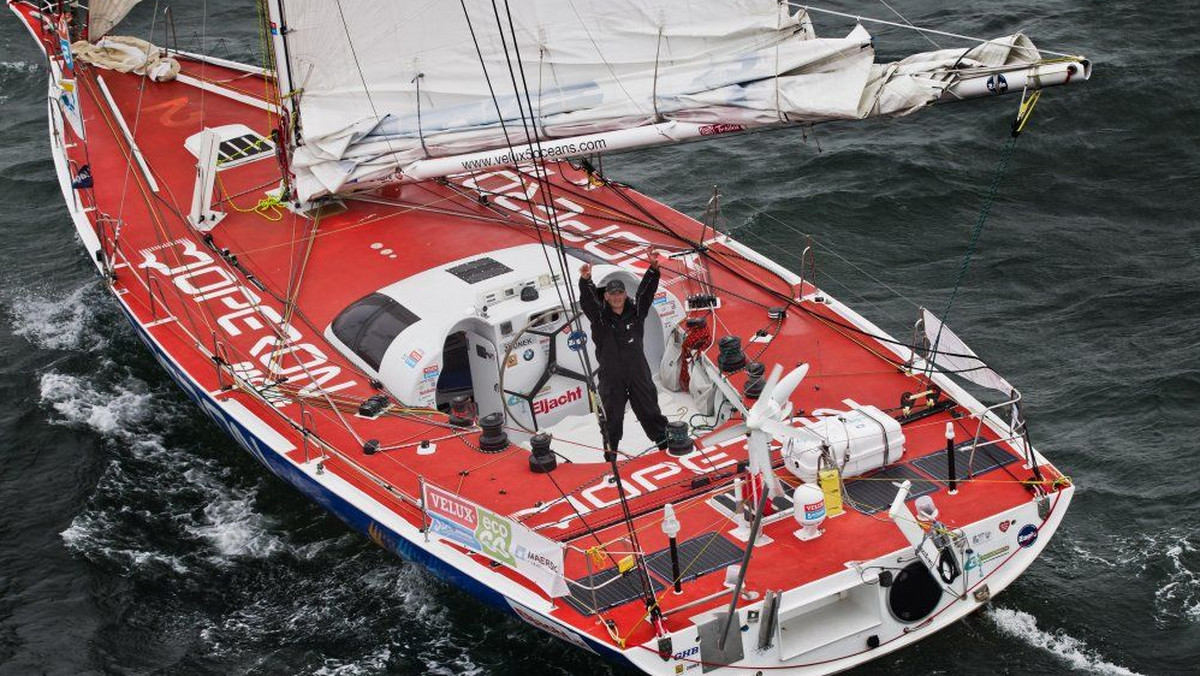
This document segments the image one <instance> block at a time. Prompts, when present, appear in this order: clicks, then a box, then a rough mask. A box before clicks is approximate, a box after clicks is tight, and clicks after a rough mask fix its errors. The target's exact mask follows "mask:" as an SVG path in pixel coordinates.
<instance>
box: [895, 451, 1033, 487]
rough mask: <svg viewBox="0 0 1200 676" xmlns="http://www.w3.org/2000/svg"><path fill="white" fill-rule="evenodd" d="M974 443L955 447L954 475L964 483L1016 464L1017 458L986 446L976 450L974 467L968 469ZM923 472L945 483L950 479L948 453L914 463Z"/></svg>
mask: <svg viewBox="0 0 1200 676" xmlns="http://www.w3.org/2000/svg"><path fill="white" fill-rule="evenodd" d="M973 443H974V442H973V441H964V442H962V443H961V444H958V445H956V446H955V447H954V473H955V474H957V475H958V477H957V478H958V480H959V481H964V480H966V478H967V477H968V476H969V475H972V470H973V471H974V472H973V475H974V476H979V475H980V474H986V473H988V472H990V471H992V470H994V469H998V468H1000V467H1003V466H1005V465H1007V464H1009V463H1012V462H1016V460H1017V458H1016V456H1014V455H1012V454H1011V453H1008V452H1005V451H1003V450H1001V449H999V448H996V447H995V446H984V447H982V448H978V449H976V450H975V460H974V466H973V467H970V468H968V467H967V463H969V462H971V445H972V444H973ZM912 464H913V465H916V466H917V467H918V468H919V469H920V470H921V471H922V472H925V473H926V474H928V475H929V476H931V477H933V478H935V479H937V480H938V481H941V482H942V483H945V482H946V481H947V480H949V479H950V469H949V468H948V467H947V466H946V465H947V463H946V452H945V451H938V452H937V453H931V454H929V455H927V456H925V457H922V458H917V459H916V460H913V461H912Z"/></svg>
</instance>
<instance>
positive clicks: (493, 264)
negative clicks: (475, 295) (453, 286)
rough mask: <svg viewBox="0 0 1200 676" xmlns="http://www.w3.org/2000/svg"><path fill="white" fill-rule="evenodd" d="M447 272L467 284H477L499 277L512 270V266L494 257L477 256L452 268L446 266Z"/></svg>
mask: <svg viewBox="0 0 1200 676" xmlns="http://www.w3.org/2000/svg"><path fill="white" fill-rule="evenodd" d="M446 272H449V273H450V274H452V275H454V276H455V277H458V278H459V279H461V280H463V281H464V282H466V283H467V284H477V283H479V282H482V281H483V280H485V279H491V278H492V277H499V276H500V275H502V274H504V273H506V272H512V268H510V267H508V266H507V265H505V264H504V263H501V262H500V261H498V260H496V259H494V258H488V257H486V256H485V257H483V258H476V259H475V260H473V261H467V262H466V263H460V264H458V265H455V266H454V267H452V268H446Z"/></svg>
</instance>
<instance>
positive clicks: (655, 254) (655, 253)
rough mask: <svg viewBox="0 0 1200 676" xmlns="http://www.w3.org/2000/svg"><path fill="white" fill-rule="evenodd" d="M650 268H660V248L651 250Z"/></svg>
mask: <svg viewBox="0 0 1200 676" xmlns="http://www.w3.org/2000/svg"><path fill="white" fill-rule="evenodd" d="M650 269H651V270H657V269H658V250H657V249H651V250H650Z"/></svg>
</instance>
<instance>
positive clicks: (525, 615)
mask: <svg viewBox="0 0 1200 676" xmlns="http://www.w3.org/2000/svg"><path fill="white" fill-rule="evenodd" d="M508 605H510V606H512V609H513V611H514V612H516V614H517V617H519V618H521V619H522V620H525V621H526V622H527V623H529V624H531V625H533V626H535V627H537V628H538V629H541V630H542V631H544V632H546V633H547V634H550V635H551V636H557V637H558V638H561V639H562V640H564V641H566V642H567V643H571V644H574V645H576V646H579V647H580V648H583V649H584V650H586V651H588V652H590V653H593V654H594V653H595V652H596V651H595V650H592V647H591V646H590V645H588V644H587V642H586V641H584V640H583V639H582V638H580V637H579V635H578V634H576V633H575V632H573V631H571V630H569V629H567V628H566V627H563V626H560V625H559V624H557V623H555V622H553V621H551V620H548V619H546V618H544V617H542V616H541V615H538V614H537V613H535V612H533V611H532V610H530V609H528V608H526V607H525V606H523V605H521V604H519V603H517V602H515V601H513V600H511V599H509V601H508Z"/></svg>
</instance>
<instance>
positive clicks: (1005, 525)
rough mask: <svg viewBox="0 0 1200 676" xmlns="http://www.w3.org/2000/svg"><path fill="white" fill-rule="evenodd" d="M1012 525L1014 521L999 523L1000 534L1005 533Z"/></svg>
mask: <svg viewBox="0 0 1200 676" xmlns="http://www.w3.org/2000/svg"><path fill="white" fill-rule="evenodd" d="M1014 523H1016V522H1015V521H1007V520H1005V521H1001V522H1000V532H1001V533H1007V532H1008V529H1009V527H1010V526H1012V525H1013V524H1014Z"/></svg>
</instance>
